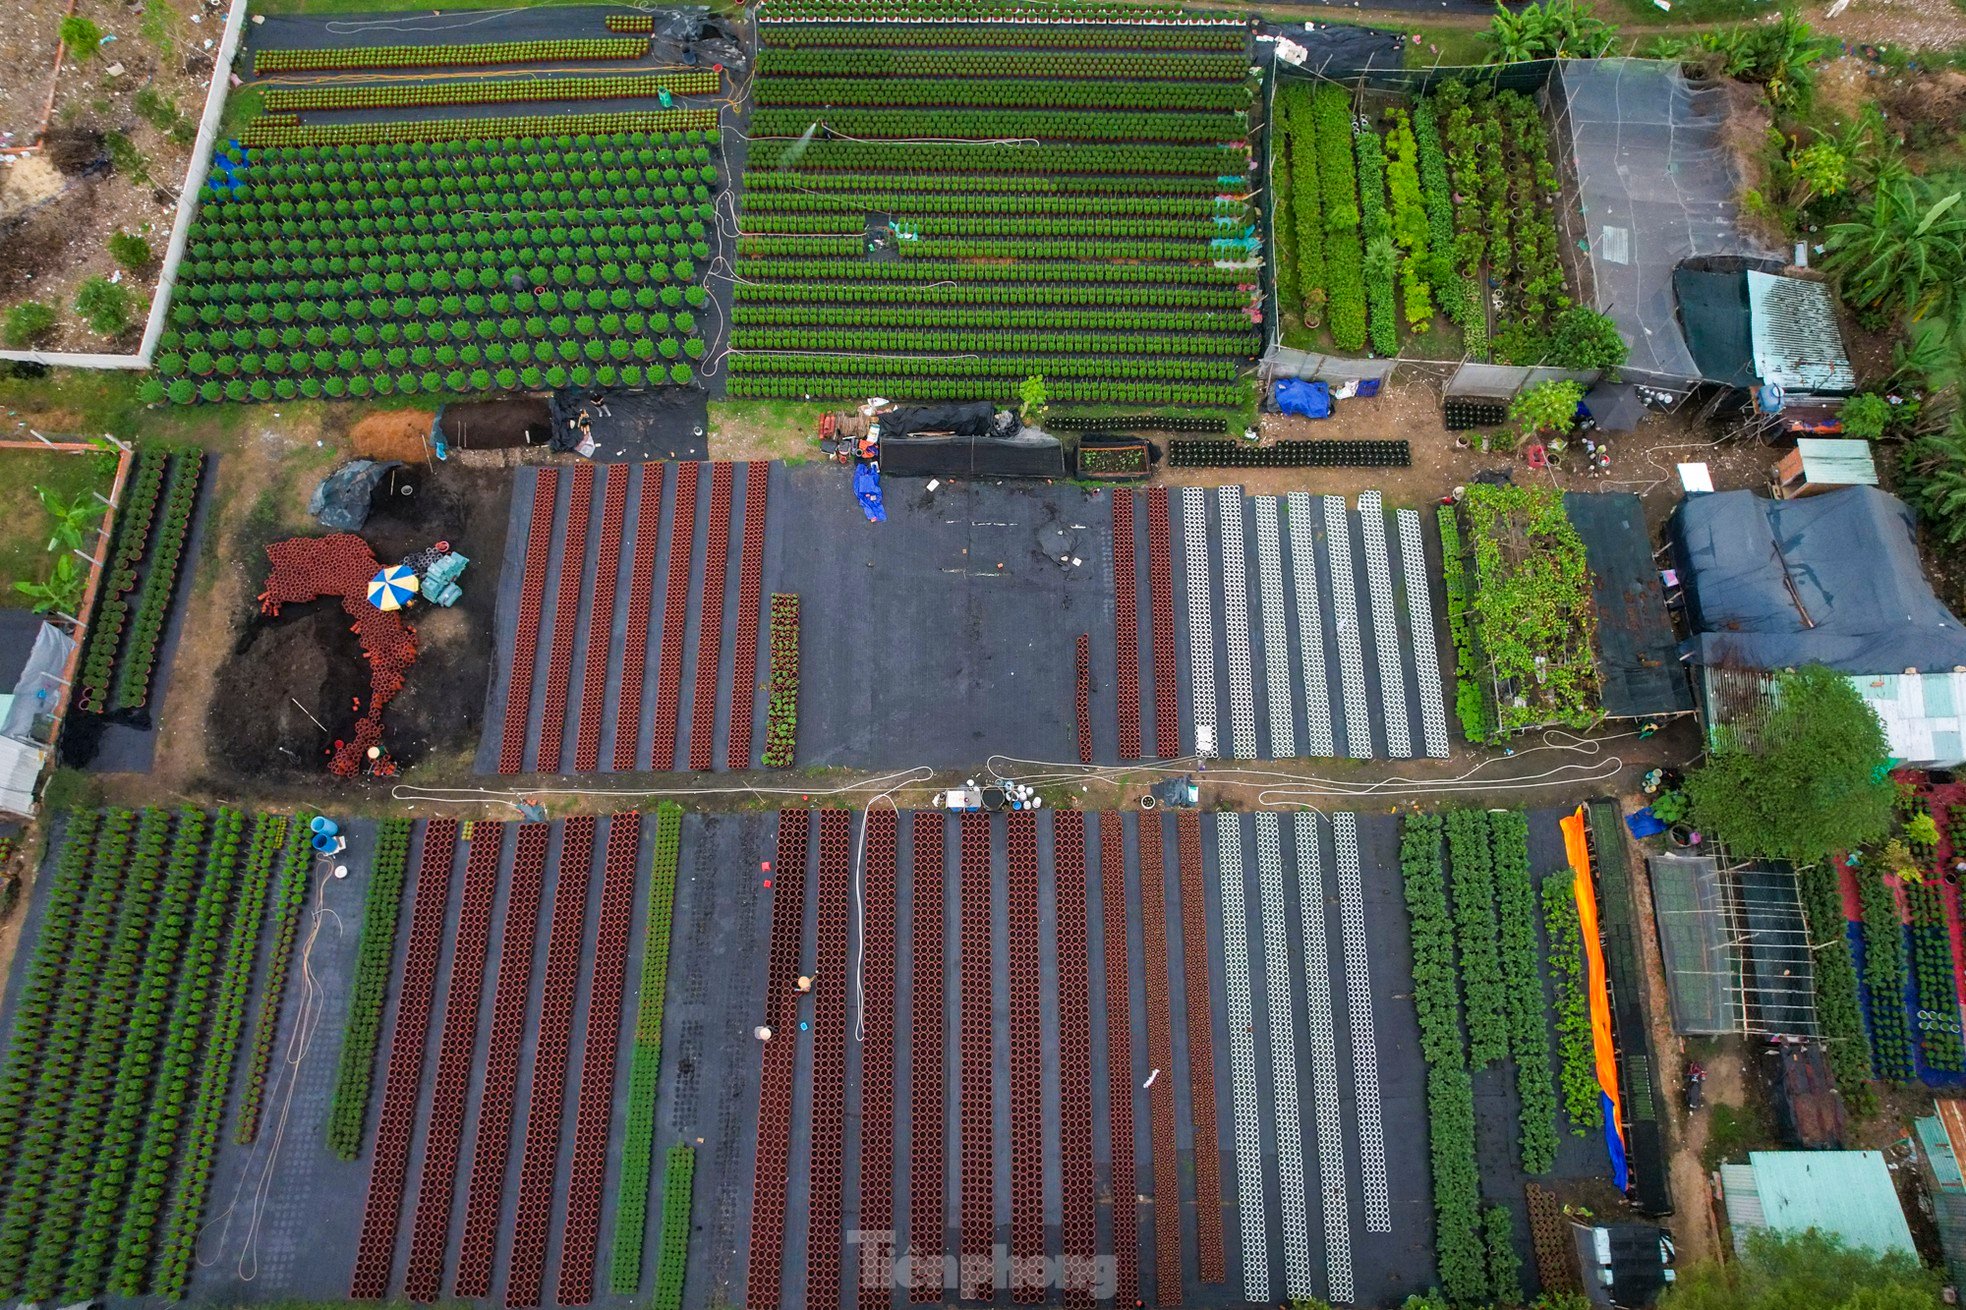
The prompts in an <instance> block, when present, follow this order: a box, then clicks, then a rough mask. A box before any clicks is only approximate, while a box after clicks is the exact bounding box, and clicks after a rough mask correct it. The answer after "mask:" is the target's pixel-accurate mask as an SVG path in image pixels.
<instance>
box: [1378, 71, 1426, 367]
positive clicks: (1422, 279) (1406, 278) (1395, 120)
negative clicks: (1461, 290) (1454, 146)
mask: <svg viewBox="0 0 1966 1310" xmlns="http://www.w3.org/2000/svg"><path fill="white" fill-rule="evenodd" d="M1387 120H1388V121H1387V126H1386V140H1385V145H1386V196H1387V200H1388V203H1389V205H1390V208H1391V213H1392V236H1393V241H1394V242H1395V243H1396V244H1397V245H1398V246H1399V250H1400V260H1399V286H1400V298H1401V308H1402V309H1403V310H1404V312H1405V317H1406V327H1407V330H1408V331H1410V332H1425V331H1427V330H1428V329H1429V328H1431V327H1432V326H1433V318H1434V300H1435V292H1434V286H1433V252H1432V246H1431V236H1432V233H1431V231H1430V229H1429V227H1428V223H1427V204H1426V201H1425V200H1424V199H1423V198H1422V196H1421V194H1420V143H1419V141H1418V139H1417V138H1416V137H1415V135H1414V132H1413V122H1412V119H1411V118H1409V117H1408V116H1407V113H1406V111H1405V110H1403V109H1395V110H1393V111H1391V113H1389V114H1388V115H1387Z"/></svg>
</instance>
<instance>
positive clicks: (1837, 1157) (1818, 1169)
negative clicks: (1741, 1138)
mask: <svg viewBox="0 0 1966 1310" xmlns="http://www.w3.org/2000/svg"><path fill="white" fill-rule="evenodd" d="M1748 1165H1749V1167H1751V1168H1752V1169H1753V1170H1754V1193H1755V1196H1756V1198H1757V1200H1758V1201H1759V1206H1760V1210H1761V1213H1762V1216H1763V1219H1764V1221H1765V1225H1766V1226H1767V1227H1768V1228H1771V1229H1773V1230H1774V1231H1776V1232H1778V1233H1800V1232H1805V1231H1807V1230H1808V1229H1811V1228H1815V1229H1820V1230H1821V1231H1822V1232H1825V1233H1830V1234H1834V1235H1835V1236H1837V1237H1841V1238H1842V1239H1843V1240H1844V1241H1845V1242H1847V1243H1848V1244H1850V1245H1851V1246H1854V1247H1861V1248H1862V1249H1864V1250H1866V1251H1873V1252H1876V1253H1877V1254H1879V1255H1883V1254H1887V1253H1889V1252H1892V1251H1902V1252H1904V1253H1905V1254H1906V1255H1910V1256H1913V1257H1916V1255H1917V1253H1918V1251H1917V1248H1916V1247H1915V1246H1913V1245H1912V1241H1911V1226H1910V1225H1909V1224H1907V1223H1906V1222H1905V1212H1904V1209H1903V1207H1902V1206H1901V1205H1900V1204H1899V1202H1898V1190H1897V1188H1896V1187H1895V1186H1893V1185H1892V1182H1891V1171H1890V1169H1889V1168H1888V1167H1887V1166H1886V1165H1885V1163H1884V1157H1883V1155H1882V1154H1880V1153H1879V1152H1877V1151H1755V1152H1752V1153H1750V1154H1749V1156H1748ZM1727 1217H1728V1222H1729V1223H1733V1224H1736V1225H1737V1226H1738V1225H1739V1224H1740V1223H1741V1222H1743V1221H1741V1220H1737V1219H1736V1218H1735V1217H1734V1204H1733V1199H1732V1196H1731V1194H1730V1195H1729V1199H1728V1206H1727ZM1749 1222H1750V1223H1751V1221H1749Z"/></svg>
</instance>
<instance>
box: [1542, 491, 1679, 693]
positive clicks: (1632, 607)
mask: <svg viewBox="0 0 1966 1310" xmlns="http://www.w3.org/2000/svg"><path fill="white" fill-rule="evenodd" d="M1563 512H1564V513H1565V514H1567V515H1569V517H1570V523H1571V525H1572V526H1573V527H1575V528H1576V529H1577V535H1578V536H1580V537H1582V538H1583V540H1584V555H1585V558H1586V560H1587V561H1588V562H1589V564H1590V569H1591V594H1592V596H1593V597H1594V598H1595V599H1596V601H1597V667H1598V673H1599V676H1600V679H1601V681H1602V684H1603V685H1602V689H1601V690H1602V701H1603V705H1604V712H1605V713H1606V714H1608V715H1610V716H1611V717H1613V718H1617V719H1635V718H1643V717H1648V716H1651V715H1655V714H1684V713H1687V712H1689V711H1691V710H1692V708H1693V686H1692V683H1691V682H1690V681H1689V680H1688V678H1687V676H1686V666H1685V665H1683V664H1681V663H1680V661H1679V639H1678V637H1677V636H1676V635H1675V634H1674V633H1673V627H1672V617H1671V616H1670V615H1669V614H1667V613H1666V596H1665V591H1664V589H1663V588H1662V587H1661V586H1660V584H1659V570H1658V567H1657V566H1656V565H1655V564H1654V563H1653V560H1652V536H1651V533H1650V531H1649V530H1648V529H1647V528H1646V526H1645V506H1644V504H1643V502H1641V501H1640V500H1639V498H1638V497H1637V496H1635V495H1633V494H1631V493H1630V492H1628V491H1624V492H1587V491H1566V492H1564V493H1563Z"/></svg>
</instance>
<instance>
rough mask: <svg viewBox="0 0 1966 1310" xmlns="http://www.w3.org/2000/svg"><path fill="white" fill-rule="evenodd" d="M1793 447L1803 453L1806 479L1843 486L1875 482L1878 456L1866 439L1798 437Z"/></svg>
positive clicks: (1865, 485) (1803, 469) (1803, 470)
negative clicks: (1874, 453) (1873, 452)
mask: <svg viewBox="0 0 1966 1310" xmlns="http://www.w3.org/2000/svg"><path fill="white" fill-rule="evenodd" d="M1795 449H1796V451H1797V452H1798V453H1799V454H1800V455H1801V456H1802V476H1803V478H1804V479H1805V480H1807V481H1809V482H1818V483H1835V484H1836V485H1838V486H1844V487H1850V486H1862V487H1874V486H1876V485H1877V459H1876V456H1875V455H1873V454H1872V452H1871V448H1870V443H1869V442H1868V441H1857V440H1854V439H1852V438H1849V437H1798V438H1796V442H1795Z"/></svg>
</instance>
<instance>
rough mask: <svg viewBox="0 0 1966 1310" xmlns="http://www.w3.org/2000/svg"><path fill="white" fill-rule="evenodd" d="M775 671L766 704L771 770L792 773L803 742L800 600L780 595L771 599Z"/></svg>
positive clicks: (767, 763) (766, 763) (772, 669)
mask: <svg viewBox="0 0 1966 1310" xmlns="http://www.w3.org/2000/svg"><path fill="white" fill-rule="evenodd" d="M770 640H771V667H770V674H769V682H768V683H767V687H768V688H769V691H768V695H767V699H766V701H765V747H764V753H763V755H762V757H761V759H762V762H763V764H764V766H765V767H766V768H767V769H789V768H791V767H792V758H793V755H794V753H795V752H796V750H797V747H798V740H799V598H798V597H797V596H796V595H793V594H791V593H788V592H776V593H774V594H773V595H772V598H771V619H770Z"/></svg>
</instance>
